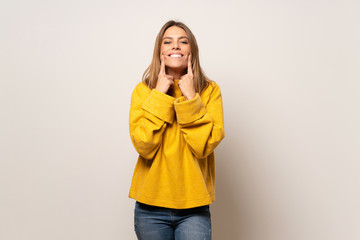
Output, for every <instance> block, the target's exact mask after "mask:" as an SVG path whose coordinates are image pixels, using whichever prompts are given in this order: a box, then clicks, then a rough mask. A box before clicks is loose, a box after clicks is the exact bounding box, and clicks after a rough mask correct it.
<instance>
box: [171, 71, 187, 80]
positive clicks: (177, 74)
mask: <svg viewBox="0 0 360 240" xmlns="http://www.w3.org/2000/svg"><path fill="white" fill-rule="evenodd" d="M167 74H168V75H171V76H173V77H174V79H180V78H181V76H182V75H184V74H186V69H185V70H179V69H173V68H168V69H167Z"/></svg>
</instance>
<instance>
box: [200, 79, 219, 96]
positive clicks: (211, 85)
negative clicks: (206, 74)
mask: <svg viewBox="0 0 360 240" xmlns="http://www.w3.org/2000/svg"><path fill="white" fill-rule="evenodd" d="M214 94H215V95H221V91H220V86H219V85H218V84H217V83H216V82H215V81H213V80H208V81H207V86H206V87H205V89H204V90H203V91H202V93H201V95H202V96H203V95H204V96H212V95H214Z"/></svg>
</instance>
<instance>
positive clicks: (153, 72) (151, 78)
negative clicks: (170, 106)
mask: <svg viewBox="0 0 360 240" xmlns="http://www.w3.org/2000/svg"><path fill="white" fill-rule="evenodd" d="M172 26H177V27H180V28H182V29H184V31H185V32H186V34H187V35H188V38H189V42H190V47H191V63H192V64H191V65H192V70H193V75H194V85H195V86H194V87H195V91H196V92H197V93H199V94H200V93H201V92H202V91H203V90H204V89H205V87H206V86H207V85H208V82H209V81H210V80H209V79H208V78H207V77H206V76H205V74H204V72H203V70H202V69H201V67H200V60H199V48H198V45H197V42H196V39H195V36H194V34H193V33H192V32H191V31H190V29H189V28H188V27H187V26H186V25H185V24H184V23H182V22H176V21H173V20H171V21H168V22H167V23H165V25H164V26H163V27H162V28H161V29H160V32H159V33H158V35H157V37H156V40H155V47H154V53H153V58H152V61H151V64H150V65H149V67H148V68H147V69H146V70H145V72H144V74H143V76H142V81H143V82H144V83H145V84H146V85H147V86H148V87H149V88H150V89H153V88H155V87H156V83H157V80H158V75H159V72H160V66H161V60H160V49H161V43H162V39H163V36H164V33H165V31H166V30H167V29H168V28H169V27H172Z"/></svg>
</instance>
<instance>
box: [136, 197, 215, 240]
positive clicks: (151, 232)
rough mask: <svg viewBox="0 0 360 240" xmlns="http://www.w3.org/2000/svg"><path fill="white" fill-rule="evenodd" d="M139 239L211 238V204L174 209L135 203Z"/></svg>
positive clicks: (205, 239) (186, 239) (187, 239)
mask: <svg viewBox="0 0 360 240" xmlns="http://www.w3.org/2000/svg"><path fill="white" fill-rule="evenodd" d="M135 232H136V235H137V237H138V239H139V240H174V239H175V240H211V215H210V209H209V205H206V206H201V207H196V208H189V209H172V208H163V207H155V206H150V205H146V204H143V203H139V202H136V203H135Z"/></svg>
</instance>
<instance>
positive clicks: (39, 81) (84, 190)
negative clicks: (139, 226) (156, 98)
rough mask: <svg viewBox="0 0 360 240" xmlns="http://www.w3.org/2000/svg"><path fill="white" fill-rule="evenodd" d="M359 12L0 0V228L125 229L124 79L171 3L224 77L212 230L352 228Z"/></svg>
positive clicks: (9, 231) (356, 197) (220, 233)
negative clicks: (222, 127)
mask: <svg viewBox="0 0 360 240" xmlns="http://www.w3.org/2000/svg"><path fill="white" fill-rule="evenodd" d="M124 2H125V1H124ZM214 2H215V1H214ZM359 12H360V3H359V2H358V1H350V0H345V1H340V0H338V1H337V0H334V1H300V0H294V1H279V0H277V1H265V0H255V1H226V0H224V1H216V2H215V3H211V2H209V1H202V2H196V3H193V2H192V1H178V2H176V1H175V2H174V1H171V2H170V1H169V3H168V2H165V1H134V2H133V3H122V2H121V1H98V2H95V1H90V2H89V1H84V0H83V1H56V2H49V1H20V0H14V1H7V2H5V1H3V2H2V3H0V29H1V37H0V43H1V44H0V80H1V82H0V109H1V111H0V147H1V149H0V188H1V191H0V195H1V196H0V226H1V227H0V239H4V240H49V239H51V240H57V239H59V240H60V239H61V240H63V239H66V240H75V239H76V240H78V239H87V240H98V239H106V240H110V239H114V240H115V239H135V235H134V233H133V225H132V224H133V222H132V221H133V206H134V201H133V200H131V199H128V198H127V194H128V190H129V186H130V181H131V176H132V172H133V168H134V166H135V162H136V157H137V154H136V152H135V150H134V148H133V147H132V144H131V141H130V138H129V134H128V111H129V101H130V94H131V91H132V89H133V88H134V86H135V85H136V84H137V83H138V82H139V81H140V78H141V75H142V73H143V71H144V70H145V68H146V67H147V65H148V64H149V62H150V60H151V54H152V49H153V44H154V40H155V37H156V34H157V32H158V31H159V29H160V27H161V26H162V25H163V24H164V23H165V22H166V21H167V20H169V19H172V18H174V19H176V20H181V21H183V22H184V23H186V24H187V25H188V26H189V27H190V28H191V29H192V31H193V32H194V34H195V36H196V37H197V39H198V44H199V47H200V56H201V63H202V66H203V68H204V70H205V72H206V73H207V74H208V76H209V77H210V78H212V79H214V80H215V81H216V82H217V83H218V84H219V85H220V87H221V89H222V93H223V100H224V111H225V124H226V125H225V128H226V129H225V130H226V138H225V139H224V141H223V142H222V143H221V144H220V146H219V147H218V149H217V150H216V156H217V201H216V203H215V204H213V205H212V208H211V209H212V216H213V232H214V239H217V240H223V239H239V240H240V239H244V240H264V239H266V240H320V239H321V240H322V239H324V240H325V239H326V240H335V239H336V240H344V239H346V240H356V239H360V230H359V225H360V209H359V202H360V193H359V191H360V186H359V185H360V184H359V183H360V177H359V170H360V163H359V160H360V149H359V146H360V140H359V139H360V127H359V120H360V113H359V102H360V91H359V88H360V84H359V80H360V71H359V66H360V47H359V42H360V34H359V30H358V29H359V26H358V23H359V22H360V17H359Z"/></svg>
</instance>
